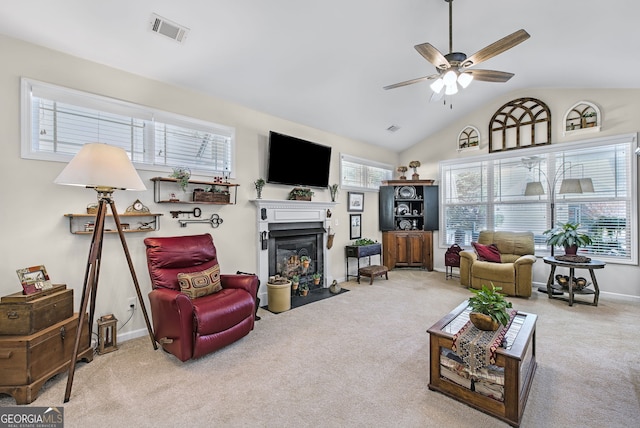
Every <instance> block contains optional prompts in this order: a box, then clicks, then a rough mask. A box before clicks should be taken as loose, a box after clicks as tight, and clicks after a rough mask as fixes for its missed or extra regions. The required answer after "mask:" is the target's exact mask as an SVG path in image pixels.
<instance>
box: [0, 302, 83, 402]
mask: <svg viewBox="0 0 640 428" xmlns="http://www.w3.org/2000/svg"><path fill="white" fill-rule="evenodd" d="M78 321H79V316H78V314H77V313H76V314H74V315H73V316H72V317H71V318H68V319H66V320H63V321H61V322H59V323H56V324H54V325H52V326H50V327H48V328H45V329H43V330H41V331H39V332H37V333H35V334H31V335H25V336H0V393H5V394H9V395H11V396H13V398H14V399H15V400H16V404H29V403H31V402H32V401H33V400H35V399H36V398H37V397H38V393H39V391H40V388H41V387H42V385H43V384H44V383H45V382H46V381H47V380H49V379H50V378H51V377H53V376H55V375H56V374H58V373H62V372H64V371H66V370H68V369H69V363H70V361H71V355H72V354H73V346H74V344H75V340H76V333H77V331H78V330H77V329H78ZM80 360H84V361H87V362H89V361H92V360H93V349H92V348H91V346H90V343H89V321H88V317H85V321H84V325H83V326H82V336H81V340H80V346H79V348H78V361H80Z"/></svg>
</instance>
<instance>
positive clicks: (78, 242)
mask: <svg viewBox="0 0 640 428" xmlns="http://www.w3.org/2000/svg"><path fill="white" fill-rule="evenodd" d="M0 52H2V58H3V60H2V64H3V65H2V67H1V68H0V94H2V96H1V97H0V111H1V112H2V115H1V116H0V133H1V134H0V135H1V136H2V138H1V140H0V144H2V148H3V156H2V157H0V171H1V174H2V186H0V204H1V207H2V208H1V209H0V237H2V238H1V239H2V243H1V244H0V260H1V262H0V263H1V264H0V278H1V279H2V281H1V282H0V296H4V295H7V294H11V293H14V292H17V291H21V286H20V283H19V281H18V277H17V275H16V272H15V271H16V269H18V268H23V267H28V266H33V265H41V264H42V265H45V267H46V268H47V270H48V272H49V275H50V277H51V279H52V281H53V282H54V283H66V284H67V287H69V288H73V289H74V298H75V307H76V311H77V310H78V308H79V306H80V291H81V289H82V282H83V278H84V272H85V268H86V263H87V256H88V250H89V244H90V239H91V237H90V236H88V235H73V234H71V233H69V224H68V220H67V218H65V217H64V214H65V213H83V212H85V210H86V206H87V204H89V203H93V202H95V201H96V192H95V191H94V190H90V189H81V188H76V187H70V186H60V185H55V184H53V180H54V179H55V177H56V176H57V175H58V174H59V173H60V171H61V170H62V169H63V168H64V166H65V164H64V163H59V162H44V161H34V160H24V159H21V158H20V78H21V77H28V78H32V79H36V80H40V81H43V82H49V83H53V84H56V85H60V86H66V87H69V88H73V89H77V90H82V91H87V92H92V93H96V94H99V95H104V96H109V97H113V98H118V99H122V100H126V101H130V102H133V103H138V104H142V105H147V106H150V107H153V108H158V109H162V110H166V111H171V112H175V113H178V114H181V115H185V116H191V117H194V118H198V119H202V120H206V121H211V122H216V123H220V124H224V125H229V126H233V127H235V128H236V138H237V147H238V152H237V165H236V166H237V177H236V178H235V179H234V180H233V182H234V183H238V184H240V187H239V188H238V204H237V205H228V206H216V205H202V206H201V208H202V217H203V218H207V217H210V216H211V214H213V213H217V214H219V215H220V216H221V217H222V218H223V220H224V223H223V224H222V225H221V226H220V227H219V228H217V229H213V228H211V227H210V226H208V225H206V224H190V225H188V226H187V228H180V227H179V225H178V222H177V219H173V218H171V215H170V214H169V211H170V210H175V209H192V208H193V205H183V206H179V207H176V206H175V205H171V206H169V205H168V204H155V203H154V202H153V186H152V184H153V183H152V182H151V181H150V180H149V179H150V178H151V177H155V176H158V175H163V174H159V173H157V172H148V171H141V172H140V175H141V177H142V179H143V181H144V182H145V184H147V187H148V190H147V191H146V192H123V191H120V192H116V193H115V194H114V199H115V202H116V206H117V208H118V211H119V212H124V210H125V209H126V208H127V206H129V205H131V203H132V202H133V201H134V200H136V199H140V200H141V201H142V202H143V203H144V204H146V205H147V206H149V208H150V209H151V211H152V212H154V213H163V214H164V216H163V217H162V218H161V229H160V230H159V231H157V232H151V233H148V234H147V233H134V234H127V235H126V237H127V245H128V247H129V250H130V252H131V257H132V259H133V263H134V266H135V270H136V273H137V277H138V280H139V282H140V286H141V290H142V294H143V295H144V296H145V298H146V295H147V293H148V291H149V290H150V288H151V286H150V281H149V278H148V272H147V267H146V257H145V252H144V244H143V239H144V238H145V237H146V236H152V235H157V236H172V235H191V234H199V233H211V234H212V236H213V238H214V242H215V243H216V246H217V249H218V255H219V259H220V265H221V270H222V272H223V273H235V271H236V270H242V271H245V272H254V271H255V270H256V263H257V251H258V250H257V249H258V243H259V240H258V235H257V232H256V216H257V213H256V208H255V206H254V204H253V203H252V202H250V200H252V199H254V198H255V196H256V193H255V188H254V186H253V181H254V180H256V179H257V178H259V177H264V176H265V161H266V147H267V135H268V132H269V130H275V131H279V132H282V133H285V134H290V135H294V136H296V137H300V138H304V139H308V140H311V141H314V142H317V143H320V144H324V145H329V146H332V148H333V150H332V159H331V175H330V182H331V183H337V182H339V154H340V153H341V152H343V153H347V154H350V155H354V156H360V157H364V158H368V159H372V160H375V161H379V162H391V163H395V160H396V159H397V156H398V155H397V154H396V153H395V152H392V151H389V150H384V149H381V148H379V147H376V146H371V145H368V144H365V143H362V142H359V141H354V140H350V139H347V138H344V137H340V136H337V135H332V134H329V133H326V132H323V131H319V130H317V129H312V128H309V127H307V126H303V125H300V124H297V123H292V122H289V121H285V120H282V119H279V118H276V117H273V116H269V115H266V114H263V113H260V112H257V111H253V110H249V109H247V108H244V107H241V106H238V105H234V104H231V103H228V102H225V101H222V100H219V99H215V98H213V97H209V96H205V95H202V94H199V93H195V92H192V91H188V90H184V89H180V88H176V87H172V86H168V85H166V84H162V83H159V82H157V81H153V80H149V79H145V78H142V77H140V76H136V75H132V74H129V73H126V72H123V71H119V70H115V69H112V68H108V67H105V66H103V65H100V64H96V63H92V62H88V61H84V60H81V59H78V58H75V57H72V56H68V55H65V54H62V53H59V52H56V51H52V50H49V49H45V48H42V47H39V46H35V45H31V44H28V43H24V42H21V41H17V40H14V39H10V38H6V37H3V36H0ZM294 160H295V155H294ZM298 160H299V161H300V167H304V163H305V162H309V161H310V160H309V159H298ZM165 175H166V176H168V175H169V173H167V174H165ZM194 178H200V179H207V177H194ZM209 178H210V177H209ZM290 190H291V187H290V186H278V185H269V184H267V186H265V188H264V191H263V195H262V197H263V198H264V199H286V198H287V195H288V192H289V191H290ZM176 191H178V192H179V191H180V190H179V189H178V188H176ZM314 191H315V196H314V200H317V201H330V200H331V199H330V195H329V191H328V190H323V189H314ZM346 201H347V192H346V191H340V193H339V194H338V198H337V202H338V203H339V205H338V206H336V209H335V210H332V211H333V217H332V219H333V221H334V226H333V228H334V229H335V232H336V237H335V240H334V245H333V248H332V249H331V250H330V251H331V266H330V269H331V273H332V276H334V277H336V278H343V277H344V250H343V248H344V246H345V245H347V244H348V243H350V242H351V241H350V240H349V228H348V224H349V215H348V213H347V210H346ZM364 208H365V211H364V213H363V230H362V236H364V237H370V238H372V239H377V240H381V234H380V232H379V231H378V194H377V193H375V192H374V193H371V192H368V193H366V194H365V206H364ZM336 221H337V222H338V223H339V225H335V222H336ZM263 286H265V285H264V284H263ZM130 296H135V289H134V286H133V282H132V280H131V275H130V274H129V271H128V267H127V264H126V260H125V256H124V252H123V250H122V246H121V244H120V242H119V239H118V237H117V235H106V236H105V241H104V245H103V257H102V265H101V275H100V283H99V287H98V293H97V308H96V312H95V315H96V317H99V316H101V315H103V314H108V313H113V314H115V316H116V318H118V320H120V321H125V320H126V319H127V317H128V312H127V299H128V297H130ZM145 304H146V305H147V307H148V302H146V301H145ZM144 329H145V325H144V319H143V317H142V315H141V313H140V312H138V313H136V315H135V316H134V318H133V320H132V321H130V322H129V323H128V324H127V325H126V326H125V327H124V329H123V330H121V331H120V333H119V335H120V337H121V338H126V337H127V333H131V332H136V334H138V333H139V332H140V331H141V330H142V334H146V332H145V331H144Z"/></svg>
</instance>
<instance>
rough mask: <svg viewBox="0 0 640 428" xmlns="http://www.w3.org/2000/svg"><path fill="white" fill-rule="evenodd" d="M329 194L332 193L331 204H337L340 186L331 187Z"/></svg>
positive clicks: (333, 185)
mask: <svg viewBox="0 0 640 428" xmlns="http://www.w3.org/2000/svg"><path fill="white" fill-rule="evenodd" d="M329 192H330V193H331V202H335V201H336V196H337V195H338V185H337V184H332V185H331V186H329Z"/></svg>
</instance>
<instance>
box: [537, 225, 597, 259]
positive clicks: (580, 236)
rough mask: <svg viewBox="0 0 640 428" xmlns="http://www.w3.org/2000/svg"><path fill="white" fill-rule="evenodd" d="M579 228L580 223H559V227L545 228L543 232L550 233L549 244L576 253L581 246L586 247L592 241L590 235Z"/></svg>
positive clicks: (566, 251)
mask: <svg viewBox="0 0 640 428" xmlns="http://www.w3.org/2000/svg"><path fill="white" fill-rule="evenodd" d="M579 229H580V224H579V223H571V222H568V223H558V226H557V227H554V228H553V229H549V230H545V231H544V232H543V234H545V235H548V237H547V244H548V245H550V246H552V247H564V252H565V254H576V252H577V251H578V248H579V247H586V246H587V245H589V244H591V242H592V241H591V238H590V237H589V235H587V234H586V233H584V232H581V231H580V230H579Z"/></svg>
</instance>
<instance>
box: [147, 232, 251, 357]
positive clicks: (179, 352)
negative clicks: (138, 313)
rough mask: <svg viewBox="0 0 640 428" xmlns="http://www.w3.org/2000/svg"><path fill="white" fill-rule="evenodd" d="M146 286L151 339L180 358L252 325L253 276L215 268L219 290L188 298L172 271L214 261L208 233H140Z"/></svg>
mask: <svg viewBox="0 0 640 428" xmlns="http://www.w3.org/2000/svg"><path fill="white" fill-rule="evenodd" d="M144 243H145V245H146V247H147V265H148V267H149V275H150V276H151V285H152V288H153V289H152V290H151V292H150V293H149V303H150V306H151V315H152V318H153V330H154V335H155V339H156V341H157V342H158V343H159V344H160V345H162V347H163V349H164V350H165V351H167V352H170V353H172V354H173V355H175V356H176V357H178V358H179V359H180V360H182V361H186V360H188V359H190V358H199V357H202V356H203V355H206V354H208V353H210V352H214V351H216V350H218V349H220V348H222V347H224V346H227V345H229V344H231V343H233V342H235V341H236V340H238V339H241V338H242V337H244V336H246V335H247V334H249V332H250V331H251V330H253V326H254V316H255V311H256V294H257V292H258V277H257V276H255V275H237V274H236V275H229V274H221V275H220V282H221V284H222V290H220V291H219V292H217V293H214V294H210V295H208V296H203V297H198V298H196V299H193V300H192V299H190V298H189V296H187V295H186V294H184V293H181V292H180V285H179V284H178V273H190V272H199V271H203V270H206V269H208V268H210V267H212V266H215V265H217V264H218V258H217V256H216V247H215V245H214V244H213V238H212V237H211V235H210V234H203V235H192V236H176V237H163V238H146V239H145V240H144Z"/></svg>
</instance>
